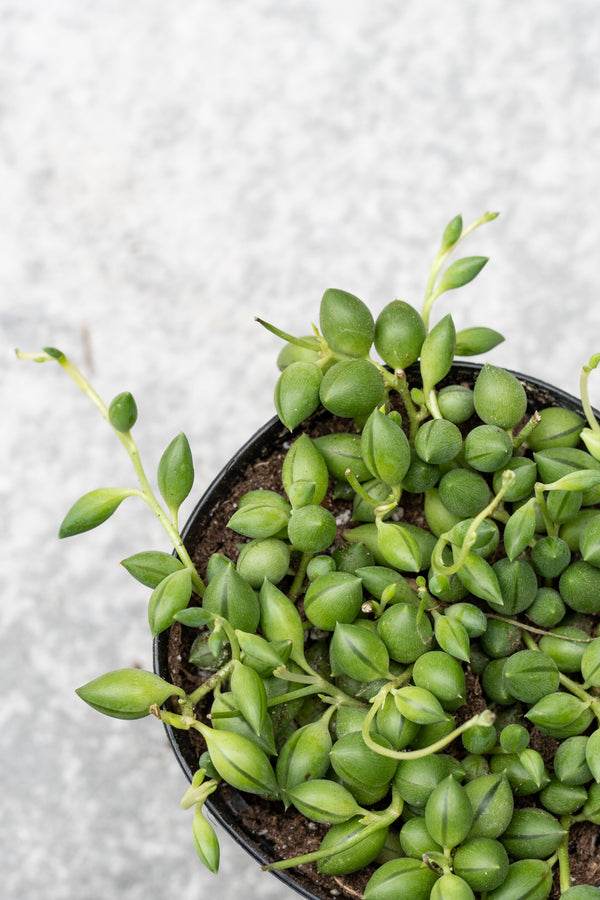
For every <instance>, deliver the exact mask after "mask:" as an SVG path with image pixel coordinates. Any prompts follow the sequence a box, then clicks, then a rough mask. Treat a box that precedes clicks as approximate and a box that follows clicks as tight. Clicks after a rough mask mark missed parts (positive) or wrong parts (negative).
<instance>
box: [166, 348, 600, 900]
mask: <svg viewBox="0 0 600 900" xmlns="http://www.w3.org/2000/svg"><path fill="white" fill-rule="evenodd" d="M482 368H483V363H478V362H469V361H464V362H462V361H461V362H458V363H457V362H455V363H453V365H452V367H451V369H450V372H449V373H448V376H446V378H445V379H443V380H442V382H440V384H442V385H443V384H444V382H446V383H456V381H457V380H458V381H460V380H461V379H463V380H464V379H470V380H472V379H473V375H474V373H476V372H478V371H480V370H481V369H482ZM502 368H504V367H502ZM504 371H506V372H509V373H510V374H511V375H514V376H515V377H516V378H517V379H518V380H519V381H520V382H522V383H523V385H524V387H525V388H526V389H529V391H531V390H532V389H534V390H535V391H536V392H537V393H538V394H541V395H542V396H543V395H547V402H546V398H544V403H543V404H533V402H532V401H530V400H529V395H528V412H529V414H530V415H531V414H532V413H533V412H534V410H535V408H536V405H539V406H540V408H544V407H545V406H562V407H564V408H566V409H570V410H572V411H574V412H578V413H579V414H580V415H582V416H583V417H584V418H585V416H584V412H583V408H582V405H581V401H580V400H579V399H578V398H576V397H575V396H574V395H572V394H569V393H568V392H566V391H563V390H562V389H561V388H557V387H555V386H553V385H551V384H548V383H547V382H545V381H543V380H542V379H539V378H536V377H534V376H531V375H524V374H522V373H521V372H517V371H514V370H512V369H504ZM407 374H408V376H409V377H410V376H411V375H412V376H415V375H416V376H417V378H418V377H419V365H418V363H416V364H413V365H412V366H410V367H409V368H407ZM594 413H595V414H596V415H597V416H598V417H599V418H600V414H598V413H597V412H596V410H594ZM301 430H302V425H300V426H298V428H297V429H295V431H294V432H289V431H288V430H287V429H286V428H285V426H283V424H282V423H281V421H280V420H279V418H278V417H277V416H273V418H271V419H269V421H267V422H266V423H265V424H264V425H262V426H261V427H260V428H259V429H258V430H257V431H256V432H255V433H254V434H253V435H252V437H250V438H249V439H248V440H247V441H246V442H245V443H244V444H243V445H242V446H241V447H240V448H239V450H237V452H236V453H235V454H234V455H233V456H232V457H231V459H230V460H229V462H227V463H226V465H225V466H224V467H223V468H222V469H221V471H220V472H219V473H218V474H217V475H216V476H215V478H213V480H212V481H211V483H210V484H209V486H208V487H207V488H206V490H205V491H204V493H203V494H202V496H201V497H200V499H199V500H198V502H197V503H196V505H195V507H194V509H193V511H192V512H191V514H190V516H189V518H188V520H187V522H186V523H185V526H184V527H183V529H182V532H181V535H182V538H183V539H184V541H185V540H186V538H188V537H189V535H190V533H191V531H192V529H193V527H194V524H195V521H196V519H197V518H198V517H199V516H200V515H201V514H202V512H203V510H204V509H205V507H206V508H208V509H211V508H214V507H215V506H216V505H217V504H218V502H219V500H220V496H219V495H220V494H222V493H223V486H224V484H225V482H226V481H227V479H228V477H229V475H230V473H231V472H232V470H234V469H237V468H238V467H243V466H245V465H246V464H247V463H249V462H251V461H252V460H255V459H256V457H257V450H256V448H257V447H258V446H260V445H262V444H266V446H267V447H268V448H269V452H270V450H271V448H272V444H273V442H274V441H275V440H277V439H279V440H284V439H287V440H290V441H291V440H293V439H294V436H295V435H296V434H298V433H300V432H301ZM173 553H175V551H173ZM168 635H169V631H168V630H167V631H165V632H162V633H161V634H159V635H158V636H157V637H156V638H155V639H154V641H153V666H154V672H155V673H156V674H157V675H160V676H161V677H164V675H165V674H166V675H167V676H168V674H169V673H168V662H167V655H168ZM164 728H165V731H166V733H167V738H168V740H169V743H170V745H171V748H172V750H173V753H174V755H175V758H176V759H177V762H178V763H179V765H180V766H181V768H182V770H183V772H184V773H185V775H186V777H187V779H188V781H190V782H191V780H192V776H193V771H192V769H191V768H190V765H189V764H188V762H187V760H186V758H185V755H184V753H183V752H182V749H181V746H180V737H181V736H182V735H186V734H187V733H186V732H180V731H178V730H177V729H174V728H172V727H171V726H170V725H167V724H164ZM230 790H231V791H232V793H233V795H234V796H235V795H238V796H239V797H240V798H242V804H245V803H246V800H245V799H243V798H244V797H245V796H252V795H244V794H243V793H242V792H239V791H234V790H233V789H230ZM220 801H221V802H220ZM205 808H206V809H207V810H208V812H209V814H210V815H211V816H212V818H213V819H214V820H215V821H216V822H217V823H218V824H219V825H220V826H221V828H223V830H224V831H225V832H226V833H227V834H228V835H229V836H230V837H232V838H233V840H234V841H235V842H236V843H237V844H238V845H239V846H241V847H243V849H244V850H245V851H246V853H248V854H249V855H250V856H251V857H252V858H253V859H254V860H255V861H256V862H258V863H259V864H260V865H261V866H265V865H268V864H269V863H270V862H274V860H273V859H272V858H270V857H269V855H268V849H267V846H266V844H267V842H266V841H265V842H264V844H263V848H262V849H261V848H260V847H259V846H258V845H256V846H254V845H253V844H252V843H249V838H248V836H247V835H246V834H244V833H242V831H241V829H240V828H239V824H238V822H237V813H236V810H235V809H234V805H233V804H231V803H228V802H227V801H223V800H222V798H220V797H219V796H218V792H217V794H215V795H213V796H211V797H210V798H209V799H208V800H207V801H206V803H205ZM255 840H257V841H259V836H255ZM271 874H272V875H275V876H276V877H277V878H278V879H279V880H280V881H282V882H283V883H284V884H285V885H286V886H287V887H289V888H291V889H292V890H294V891H295V892H296V893H298V894H300V895H301V896H303V897H305V898H307V900H323V898H325V897H329V894H328V893H327V894H325V893H324V894H316V893H314V891H313V890H311V889H309V888H307V887H306V885H305V884H304V883H303V880H304V879H306V876H303V875H302V873H301V872H300V871H299V870H298V869H294V870H291V871H289V872H288V871H281V872H279V871H275V872H272V873H271ZM306 880H307V881H308V879H306ZM311 884H312V883H311ZM312 887H313V888H315V887H317V886H316V885H312Z"/></svg>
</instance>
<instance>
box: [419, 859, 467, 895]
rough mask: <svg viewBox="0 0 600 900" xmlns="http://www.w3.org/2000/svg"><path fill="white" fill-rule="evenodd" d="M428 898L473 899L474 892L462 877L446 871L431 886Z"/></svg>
mask: <svg viewBox="0 0 600 900" xmlns="http://www.w3.org/2000/svg"><path fill="white" fill-rule="evenodd" d="M442 858H443V857H442ZM429 900H475V894H474V893H473V891H472V890H471V888H470V886H469V884H468V883H467V882H466V881H465V880H464V878H461V877H460V876H459V875H455V874H454V872H446V873H444V875H442V876H441V877H440V878H438V880H437V881H436V883H435V884H434V885H433V887H432V888H431V894H430V895H429Z"/></svg>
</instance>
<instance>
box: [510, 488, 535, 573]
mask: <svg viewBox="0 0 600 900" xmlns="http://www.w3.org/2000/svg"><path fill="white" fill-rule="evenodd" d="M535 525H536V517H535V498H532V499H531V500H528V501H527V503H525V504H523V506H521V507H520V508H519V509H517V510H515V512H514V513H513V514H512V516H511V517H510V518H509V520H508V522H507V523H506V525H505V526H504V548H505V550H506V555H507V556H508V558H509V559H510V560H513V559H516V558H517V556H519V554H521V553H522V552H523V550H525V548H526V547H527V546H529V543H530V542H531V540H532V539H533V536H534V534H535Z"/></svg>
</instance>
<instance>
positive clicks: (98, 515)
mask: <svg viewBox="0 0 600 900" xmlns="http://www.w3.org/2000/svg"><path fill="white" fill-rule="evenodd" d="M135 493H136V491H133V490H127V489H124V488H98V489H97V490H95V491H90V492H89V493H87V494H84V495H83V497H80V498H79V500H77V501H76V502H75V503H74V504H73V506H72V507H71V509H70V510H69V512H68V513H67V515H66V516H65V518H64V519H63V521H62V524H61V526H60V529H59V531H58V536H59V538H65V537H72V536H73V535H74V534H82V533H83V532H84V531H90V530H91V529H92V528H97V527H98V525H102V523H103V522H106V520H107V519H108V518H110V516H112V514H113V513H114V512H115V511H116V510H117V509H118V507H119V506H120V504H121V503H122V502H123V500H124V499H125V497H130V496H131V495H132V494H135Z"/></svg>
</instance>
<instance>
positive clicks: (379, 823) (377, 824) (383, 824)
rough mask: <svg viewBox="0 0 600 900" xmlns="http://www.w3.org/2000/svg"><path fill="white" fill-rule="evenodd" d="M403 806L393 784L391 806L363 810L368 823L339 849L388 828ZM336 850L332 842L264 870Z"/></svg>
mask: <svg viewBox="0 0 600 900" xmlns="http://www.w3.org/2000/svg"><path fill="white" fill-rule="evenodd" d="M403 807H404V801H403V800H402V798H401V797H400V795H399V793H398V789H397V788H396V787H395V785H393V784H392V802H391V803H390V805H389V807H388V808H387V809H384V810H382V811H381V812H373V811H368V810H362V812H364V813H365V816H364V820H366V821H367V822H368V824H367V825H366V826H365V828H364V829H363V830H362V831H359V832H358V833H357V834H356V835H355V836H354V837H353V838H350V839H342V844H341V846H340V847H339V849H340V850H341V849H343V850H344V852H345V851H346V850H350V849H351V848H352V847H354V845H355V844H358V843H360V842H361V841H364V839H365V838H367V837H369V836H370V835H371V834H373V832H375V831H380V830H381V829H382V828H387V827H388V826H389V825H391V824H392V823H393V822H395V821H396V819H398V817H399V816H400V815H401V814H402V809H403ZM336 852H338V851H337V850H336V845H335V844H332V845H331V846H329V847H326V848H325V849H320V850H314V851H313V852H312V853H305V854H304V855H303V856H295V857H293V858H292V859H281V860H279V861H278V862H276V863H271V865H269V866H263V871H265V872H280V871H281V870H282V869H290V868H292V867H293V866H302V865H304V864H305V863H311V862H318V860H320V859H324V858H325V857H329V856H332V855H333V854H334V853H336Z"/></svg>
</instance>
